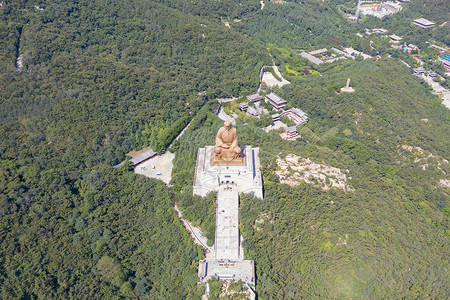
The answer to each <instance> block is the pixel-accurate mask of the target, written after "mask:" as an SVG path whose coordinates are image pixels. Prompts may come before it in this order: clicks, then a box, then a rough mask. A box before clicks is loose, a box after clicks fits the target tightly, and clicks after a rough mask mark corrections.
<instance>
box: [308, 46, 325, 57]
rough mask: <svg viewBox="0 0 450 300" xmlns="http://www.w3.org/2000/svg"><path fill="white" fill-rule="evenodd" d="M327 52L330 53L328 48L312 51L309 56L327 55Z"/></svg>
mask: <svg viewBox="0 0 450 300" xmlns="http://www.w3.org/2000/svg"><path fill="white" fill-rule="evenodd" d="M327 51H328V50H327V48H322V49H319V50H314V51H311V52H309V54H311V55H313V56H314V55H319V54H324V53H327Z"/></svg>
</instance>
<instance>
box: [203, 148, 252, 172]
mask: <svg viewBox="0 0 450 300" xmlns="http://www.w3.org/2000/svg"><path fill="white" fill-rule="evenodd" d="M245 158H246V155H245V148H243V149H241V154H240V156H239V157H236V158H235V159H231V160H223V159H222V158H220V157H219V155H217V154H216V153H215V152H214V149H213V151H211V160H210V161H211V165H212V166H225V167H227V166H245V163H246V161H245Z"/></svg>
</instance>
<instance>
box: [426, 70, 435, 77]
mask: <svg viewBox="0 0 450 300" xmlns="http://www.w3.org/2000/svg"><path fill="white" fill-rule="evenodd" d="M427 75H428V77H431V78H436V77H438V74H436V73H434V72H433V71H428V73H427Z"/></svg>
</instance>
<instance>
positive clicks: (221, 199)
mask: <svg viewBox="0 0 450 300" xmlns="http://www.w3.org/2000/svg"><path fill="white" fill-rule="evenodd" d="M238 214H239V193H238V192H237V190H236V189H233V187H231V186H227V187H222V188H221V189H220V190H219V191H218V193H217V212H216V240H215V245H214V258H215V259H219V260H225V259H229V260H239V259H243V257H242V258H241V257H240V251H239V250H240V247H239V216H238Z"/></svg>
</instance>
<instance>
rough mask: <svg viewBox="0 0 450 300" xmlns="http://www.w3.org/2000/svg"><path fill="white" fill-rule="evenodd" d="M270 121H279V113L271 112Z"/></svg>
mask: <svg viewBox="0 0 450 300" xmlns="http://www.w3.org/2000/svg"><path fill="white" fill-rule="evenodd" d="M272 121H274V122H276V121H280V114H278V113H277V114H273V115H272Z"/></svg>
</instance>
